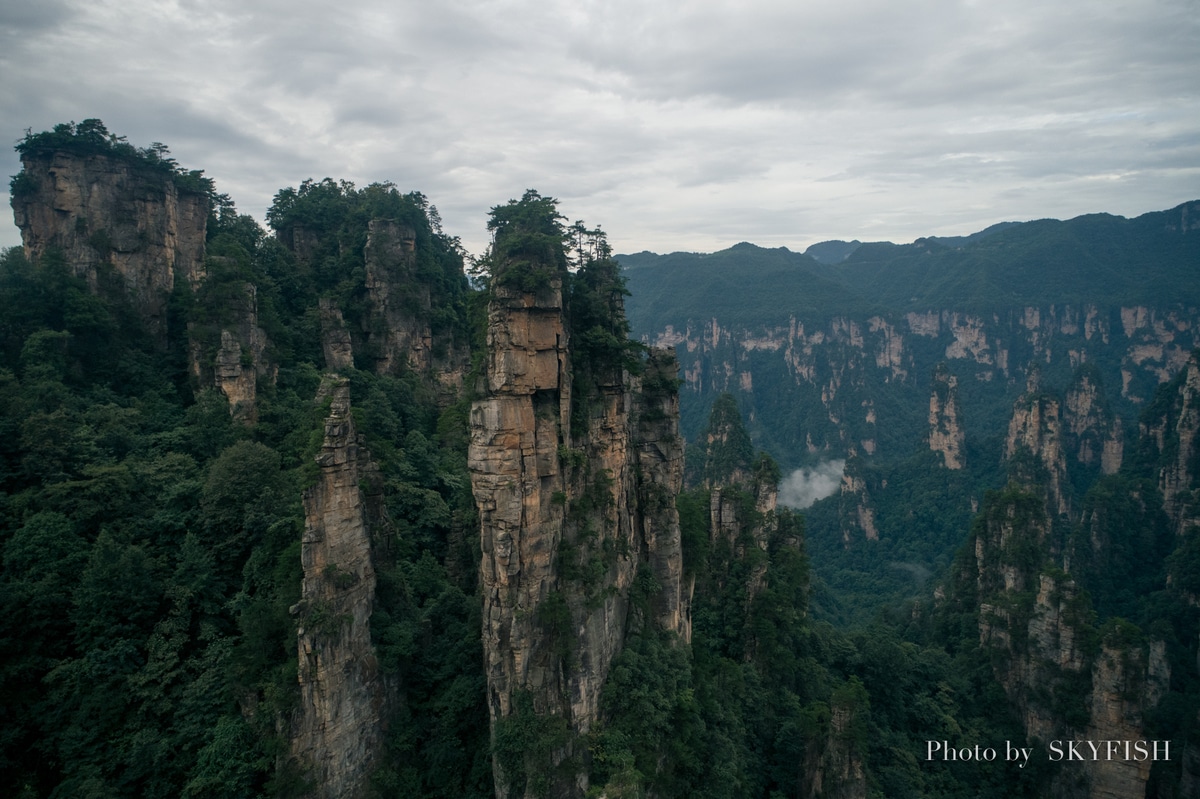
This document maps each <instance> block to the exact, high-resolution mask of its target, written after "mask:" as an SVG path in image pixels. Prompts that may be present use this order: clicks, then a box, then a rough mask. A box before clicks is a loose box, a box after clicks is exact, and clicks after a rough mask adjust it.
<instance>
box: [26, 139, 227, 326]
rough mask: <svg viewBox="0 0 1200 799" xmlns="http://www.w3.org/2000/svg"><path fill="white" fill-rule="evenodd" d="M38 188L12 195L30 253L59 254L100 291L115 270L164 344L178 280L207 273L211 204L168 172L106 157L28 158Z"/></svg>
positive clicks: (32, 256) (37, 255) (31, 180)
mask: <svg viewBox="0 0 1200 799" xmlns="http://www.w3.org/2000/svg"><path fill="white" fill-rule="evenodd" d="M21 164H22V166H23V167H24V170H25V174H26V175H27V176H28V178H29V181H28V184H29V185H31V186H32V187H33V189H32V191H24V192H21V193H19V194H17V195H15V196H14V197H13V198H12V205H13V216H14V219H15V220H16V223H17V227H19V228H20V229H21V240H22V242H23V243H24V247H25V255H26V256H27V257H29V258H30V259H38V258H41V257H42V256H43V255H45V254H46V252H47V251H49V250H52V249H54V250H58V251H60V252H61V253H62V254H63V256H64V257H65V258H66V261H67V264H68V265H69V266H70V267H71V269H72V270H73V271H74V273H75V274H76V275H79V276H80V277H83V278H85V279H86V280H87V282H88V285H89V286H91V287H92V290H93V291H100V290H101V289H103V288H104V286H105V283H106V272H107V270H111V272H112V273H113V274H115V276H116V277H117V278H118V279H119V282H120V284H121V285H123V287H124V289H125V291H126V292H127V294H128V296H129V297H130V299H131V300H132V301H133V304H134V307H135V308H136V309H137V311H138V313H139V314H140V316H141V317H142V319H143V320H144V321H145V323H146V325H147V326H148V328H149V329H150V330H151V332H152V333H153V334H154V335H155V336H156V338H157V339H158V340H159V341H160V342H164V341H165V337H166V333H167V302H168V299H169V297H170V294H171V291H172V289H173V288H174V286H175V281H177V280H185V281H187V282H188V283H189V284H190V285H191V286H192V287H193V288H195V287H196V286H197V285H199V282H200V280H201V279H202V278H203V276H204V240H205V229H206V227H207V224H208V210H209V200H208V197H206V196H205V195H203V194H198V193H195V192H190V191H185V190H181V189H180V188H179V187H178V186H176V184H175V182H174V181H173V180H172V179H171V178H170V176H169V175H167V174H165V173H162V172H158V171H155V170H151V169H147V168H145V167H139V166H138V165H137V164H134V163H131V162H129V161H126V160H123V159H121V158H117V157H110V156H107V155H102V154H100V155H88V156H83V155H77V154H74V153H71V152H63V151H58V152H54V153H53V154H44V155H43V154H33V155H30V154H27V155H25V156H23V157H22V160H21Z"/></svg>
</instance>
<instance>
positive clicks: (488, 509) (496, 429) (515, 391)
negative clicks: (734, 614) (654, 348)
mask: <svg viewBox="0 0 1200 799" xmlns="http://www.w3.org/2000/svg"><path fill="white" fill-rule="evenodd" d="M675 368H676V367H675V361H674V357H673V355H671V354H670V353H668V352H657V353H654V354H653V355H652V356H651V359H650V364H649V365H648V367H647V369H646V373H645V377H644V379H643V381H639V380H637V379H634V378H631V377H630V376H629V375H628V374H627V373H625V372H624V371H623V370H621V369H620V368H614V369H612V370H610V371H609V373H608V374H607V375H596V376H595V377H596V379H595V380H594V388H592V389H590V390H589V393H588V395H587V396H573V395H572V373H571V353H570V344H569V328H568V325H567V322H566V318H565V314H564V302H563V290H562V283H561V281H560V279H558V278H555V279H553V280H551V281H550V282H549V284H548V285H547V286H545V287H544V288H542V289H541V290H539V291H534V292H526V291H519V290H516V289H512V288H506V287H503V286H498V287H496V288H495V289H494V295H493V298H492V300H491V302H490V304H489V306H488V330H487V368H486V376H485V378H484V379H483V382H484V385H483V386H482V389H483V392H482V393H483V397H482V398H481V399H479V400H478V401H476V402H475V403H474V404H473V406H472V409H471V444H470V451H469V457H468V460H469V466H470V469H471V481H472V488H473V490H474V494H475V499H476V503H477V506H478V509H479V515H480V534H481V542H482V561H481V564H480V583H481V593H482V595H483V643H484V660H485V669H486V672H487V684H488V689H487V691H488V695H487V699H488V707H489V710H490V713H491V718H492V724H493V729H495V726H496V725H497V724H500V723H502V722H503V720H505V719H507V718H509V717H511V716H512V715H513V714H514V713H515V712H517V711H518V709H519V707H521V706H525V705H527V706H528V707H529V708H530V709H531V710H532V712H533V713H534V714H536V715H538V716H540V717H544V718H550V717H554V718H558V719H561V720H563V721H564V722H565V725H566V729H567V731H568V732H567V736H566V740H565V742H564V743H562V744H561V745H559V746H556V747H555V749H554V751H553V752H551V753H549V755H548V762H535V755H534V754H529V755H528V756H527V763H526V766H527V768H528V769H530V770H533V769H537V770H538V771H539V772H541V773H546V772H550V773H553V774H555V776H554V777H553V779H552V784H551V786H550V787H549V789H548V790H549V795H551V796H562V797H575V796H582V795H583V794H584V793H585V792H586V790H587V779H586V774H585V772H584V771H583V770H582V769H578V770H576V769H566V770H565V772H564V769H563V768H561V766H562V765H563V763H564V761H566V760H567V759H568V758H571V757H574V758H579V759H582V758H583V757H585V756H586V747H584V746H583V743H582V740H581V736H582V735H584V734H586V733H587V732H588V730H589V729H590V728H591V727H592V725H593V724H594V723H595V722H596V721H597V720H598V719H599V716H600V692H601V688H602V686H603V685H604V682H605V679H606V678H607V676H608V671H609V667H610V665H611V663H612V660H613V658H615V657H616V655H617V654H618V653H619V652H620V651H621V649H622V647H623V644H624V640H625V636H626V630H627V623H628V622H629V620H630V613H631V601H630V594H631V591H633V590H634V584H635V579H636V577H637V575H638V572H639V569H646V570H647V571H648V573H649V575H651V576H652V577H653V578H654V583H656V585H657V590H656V591H655V595H654V596H652V597H650V599H651V606H652V607H653V609H654V611H653V612H654V616H655V618H654V619H653V620H652V621H654V622H656V623H657V624H658V625H660V626H661V627H663V628H665V629H667V630H670V631H672V632H674V633H676V634H677V635H678V636H679V637H680V638H681V639H683V640H685V641H686V640H687V639H688V637H689V634H690V613H689V603H690V586H689V585H688V584H685V582H684V577H683V570H682V557H681V542H680V534H679V519H678V512H677V511H676V510H675V505H674V497H675V495H676V494H677V493H678V491H679V488H680V486H681V483H682V474H683V471H682V467H683V458H682V454H683V453H682V444H681V439H680V437H679V435H678V430H677V425H678V415H677V407H678V406H677V402H678V398H677V391H676V388H675V382H674V371H675ZM573 410H574V411H575V415H574V422H573V416H572V411H573ZM495 775H496V780H495V783H496V795H497V796H498V797H500V798H501V799H505V797H508V796H510V795H511V793H510V792H511V785H512V780H513V778H514V776H515V775H513V774H506V773H504V770H503V767H502V766H501V764H500V763H499V762H497V763H496V764H495ZM532 790H533V788H532V787H529V786H527V789H526V795H529V796H532V793H530V791H532Z"/></svg>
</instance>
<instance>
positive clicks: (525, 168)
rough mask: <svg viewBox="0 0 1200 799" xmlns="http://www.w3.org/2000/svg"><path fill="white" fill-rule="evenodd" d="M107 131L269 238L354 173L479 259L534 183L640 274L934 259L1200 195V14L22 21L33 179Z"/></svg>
mask: <svg viewBox="0 0 1200 799" xmlns="http://www.w3.org/2000/svg"><path fill="white" fill-rule="evenodd" d="M89 117H98V118H100V119H102V120H103V121H104V122H105V124H106V125H107V126H108V128H109V130H110V131H112V132H114V133H118V134H122V135H125V136H127V137H128V139H129V141H130V142H131V143H133V144H136V145H139V146H144V145H147V144H149V143H151V142H155V141H160V142H165V143H166V144H167V145H168V146H169V147H170V148H171V152H172V154H173V155H174V156H175V158H176V159H177V160H178V161H179V162H180V164H181V165H183V166H186V167H188V168H193V169H204V170H205V172H206V174H207V175H209V176H210V177H212V178H214V179H215V180H216V182H217V187H218V190H220V191H223V192H226V193H228V194H230V195H231V196H232V197H233V199H234V201H235V202H236V203H237V204H238V207H239V208H240V209H241V210H242V211H243V212H245V213H250V214H253V215H254V216H255V217H257V218H258V219H259V220H260V221H261V220H262V219H263V215H264V213H265V211H266V208H267V207H268V206H269V205H270V202H271V198H272V196H273V195H274V194H275V192H276V191H278V190H279V189H280V188H282V187H284V186H293V185H296V184H298V183H299V182H300V181H301V180H303V179H305V178H309V177H312V178H317V179H319V178H322V177H325V176H329V177H334V178H339V179H347V180H352V181H354V182H355V183H358V184H360V185H365V184H367V183H370V182H372V181H381V180H391V181H393V182H394V183H396V184H397V186H399V187H400V188H401V190H404V191H410V190H418V191H421V192H424V193H425V195H426V196H428V197H429V199H430V201H431V202H433V203H434V204H435V205H436V206H437V207H438V208H439V209H440V211H441V214H442V217H443V219H444V221H445V227H446V230H447V232H448V233H450V234H452V235H458V236H460V237H461V238H462V240H463V242H464V244H465V245H466V246H467V247H468V249H470V250H472V251H475V252H478V251H479V250H481V249H482V247H483V246H484V245H485V243H486V232H485V224H486V216H487V211H488V209H489V208H490V207H491V206H494V205H497V204H499V203H503V202H505V201H507V200H508V199H509V198H513V197H519V196H520V195H521V193H522V192H523V191H524V190H525V189H526V188H536V189H538V190H539V191H541V192H542V194H544V195H550V196H553V197H557V198H558V199H559V200H560V201H561V203H560V209H561V210H562V212H563V213H564V214H566V215H567V216H568V217H570V219H572V220H574V219H583V220H585V221H586V222H588V223H589V224H592V225H595V224H600V225H602V226H603V227H604V229H605V230H606V231H608V234H609V240H610V242H611V243H612V244H613V246H614V248H615V249H616V250H617V251H618V252H634V251H639V250H643V249H649V250H654V251H657V252H670V251H673V250H695V251H712V250H717V249H722V248H724V247H727V246H730V245H732V244H735V243H737V242H739V241H751V242H754V243H757V244H761V245H764V246H772V247H775V246H787V247H789V248H791V249H794V250H803V249H804V248H805V247H807V246H808V245H810V244H813V243H815V242H817V241H821V240H825V239H833V238H842V239H852V238H858V239H862V240H877V239H889V240H892V241H897V242H907V241H912V240H913V239H914V238H916V237H918V236H922V235H956V234H965V233H970V232H973V231H975V230H979V229H981V228H984V227H986V226H987V225H990V224H992V223H995V222H999V221H1003V220H1026V219H1035V218H1041V217H1055V218H1069V217H1072V216H1076V215H1079V214H1083V213H1090V212H1096V211H1107V212H1111V213H1117V214H1122V215H1125V216H1135V215H1137V214H1140V213H1144V212H1147V211H1154V210H1162V209H1165V208H1170V207H1173V206H1175V205H1177V204H1179V203H1180V202H1183V201H1185V200H1191V199H1196V198H1198V197H1200V6H1198V5H1197V2H1196V0H1130V1H1129V2H1122V1H1121V0H1103V2H1097V0H1058V1H1056V0H1004V2H997V1H996V0H978V1H976V0H803V1H801V0H793V1H792V2H753V0H751V1H750V2H747V0H739V2H713V1H712V0H691V1H690V2H655V1H654V0H641V1H640V2H627V1H626V0H609V1H608V2H596V1H595V0H572V1H571V2H557V1H556V0H536V1H535V0H421V1H420V2H417V1H416V0H398V1H397V0H341V2H329V1H328V0H0V143H3V145H4V146H3V148H2V152H0V159H3V167H4V172H3V174H4V175H12V174H15V173H16V172H17V171H18V170H19V168H20V166H19V163H18V161H17V160H16V157H15V153H13V152H12V150H11V148H10V146H9V145H10V144H15V143H16V141H17V140H18V139H19V138H20V137H21V135H22V134H23V132H24V130H25V129H26V128H32V129H33V130H34V131H39V130H45V129H48V128H50V127H52V126H53V125H54V124H55V123H58V122H64V121H79V120H82V119H85V118H89ZM4 188H7V186H6V184H5V186H4ZM4 202H5V205H6V206H7V203H8V198H7V195H5V197H4ZM5 219H6V221H4V222H3V223H0V245H3V246H10V245H13V244H17V243H19V234H18V232H17V230H16V228H15V227H14V226H13V224H12V221H11V219H12V217H11V213H6V214H5Z"/></svg>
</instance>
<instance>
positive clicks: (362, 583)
mask: <svg viewBox="0 0 1200 799" xmlns="http://www.w3.org/2000/svg"><path fill="white" fill-rule="evenodd" d="M326 390H327V391H329V392H330V393H329V396H330V400H331V401H330V407H329V417H328V418H327V419H326V420H325V441H324V444H323V445H322V447H321V452H320V454H319V455H318V456H317V463H318V464H319V465H320V476H319V477H318V479H317V484H316V485H314V486H312V487H311V488H309V489H307V490H306V491H305V492H304V514H305V527H304V538H303V548H302V550H301V559H302V562H303V565H304V584H303V590H302V597H301V600H300V603H299V604H298V605H297V606H296V607H294V608H293V609H292V610H293V613H294V614H295V615H297V616H298V617H299V629H298V631H297V637H298V643H299V651H300V658H299V679H300V709H299V711H298V713H297V717H296V719H295V720H294V723H293V727H292V736H291V754H292V757H293V758H294V759H295V760H296V761H297V763H298V764H299V766H300V768H301V769H303V770H304V771H305V772H306V773H307V775H308V778H309V779H310V781H311V784H312V786H313V787H312V790H311V792H310V793H309V794H307V796H308V797H311V799H357V798H358V797H363V796H366V789H367V781H368V778H369V777H370V774H371V771H372V769H373V768H374V766H375V765H376V762H377V758H378V756H379V753H380V751H381V750H382V748H383V729H382V726H381V723H382V719H383V718H384V716H385V714H384V705H385V696H386V693H387V692H386V691H385V688H384V683H383V679H382V676H381V674H380V671H379V662H378V660H377V659H376V656H375V652H374V648H373V646H372V644H371V629H370V618H371V611H372V605H373V603H374V600H375V570H374V567H373V566H372V565H371V528H372V526H373V523H374V524H378V523H382V522H383V521H384V517H383V512H382V501H381V499H382V494H381V490H380V487H379V482H380V481H379V479H378V473H377V471H376V469H375V467H374V465H373V464H372V463H371V461H370V458H369V456H368V454H367V452H366V450H365V449H363V447H362V445H361V443H360V441H359V438H358V434H357V432H356V431H355V428H354V419H353V417H352V416H351V415H350V386H349V382H348V381H346V380H345V379H340V378H339V379H337V380H336V382H334V383H333V385H332V386H328V387H327V388H326Z"/></svg>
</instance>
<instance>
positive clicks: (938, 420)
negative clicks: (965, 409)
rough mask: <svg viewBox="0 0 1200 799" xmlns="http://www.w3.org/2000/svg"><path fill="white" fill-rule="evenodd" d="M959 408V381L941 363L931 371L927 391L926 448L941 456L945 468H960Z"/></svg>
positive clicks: (962, 436) (962, 439) (963, 438)
mask: <svg viewBox="0 0 1200 799" xmlns="http://www.w3.org/2000/svg"><path fill="white" fill-rule="evenodd" d="M961 414H962V412H961V411H960V410H959V407H958V378H957V377H955V376H954V375H952V374H950V370H949V369H947V368H946V365H945V364H944V363H939V364H938V366H937V368H936V369H935V370H934V372H933V386H932V389H931V391H930V392H929V449H930V450H931V451H933V452H938V453H941V456H942V462H943V463H944V464H945V466H946V468H947V469H961V468H962V467H963V457H964V455H965V454H966V434H965V433H964V431H963V426H962V419H961Z"/></svg>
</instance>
